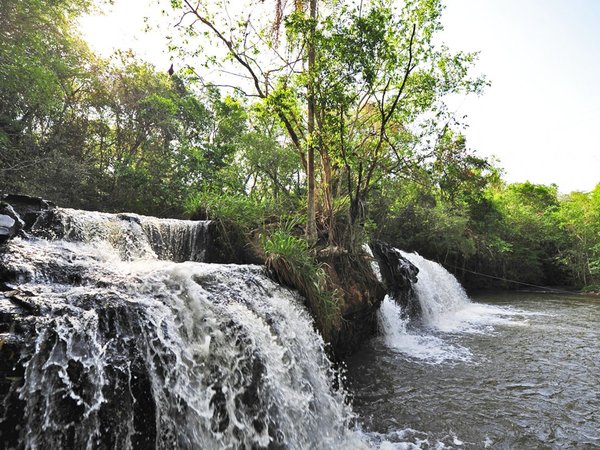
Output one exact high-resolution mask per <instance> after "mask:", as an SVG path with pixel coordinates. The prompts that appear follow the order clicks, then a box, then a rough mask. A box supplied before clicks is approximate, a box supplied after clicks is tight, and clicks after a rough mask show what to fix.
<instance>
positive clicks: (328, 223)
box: [0, 0, 600, 309]
mask: <svg viewBox="0 0 600 450" xmlns="http://www.w3.org/2000/svg"><path fill="white" fill-rule="evenodd" d="M205 3H206V5H205V6H203V4H202V2H201V4H200V6H197V7H195V6H194V7H192V6H191V4H190V3H188V2H187V1H183V2H180V1H173V2H172V4H173V8H174V11H175V13H176V14H180V15H181V16H182V21H181V24H180V28H181V31H182V36H181V37H180V38H177V37H174V42H173V47H174V49H177V50H178V55H179V58H181V60H182V61H189V67H186V68H185V70H177V71H176V72H175V74H173V75H169V74H168V73H166V71H164V70H163V71H159V70H157V69H156V68H154V67H153V66H151V65H149V64H147V63H145V62H142V61H139V60H137V59H136V58H135V56H134V55H132V54H131V53H121V54H118V55H115V56H114V57H113V58H112V59H111V60H108V61H107V60H104V59H101V58H99V57H98V56H96V55H94V54H93V53H92V52H91V51H90V50H89V48H88V47H87V45H86V43H85V42H84V41H82V39H81V37H80V36H79V35H78V34H77V32H76V27H75V21H76V19H77V17H79V16H80V15H81V14H83V13H85V12H87V11H89V8H90V7H91V6H92V5H90V2H88V1H86V0H53V1H43V0H19V1H12V2H2V3H0V18H1V20H0V190H3V191H11V192H21V193H26V194H32V195H40V196H44V197H46V198H49V199H51V200H54V201H55V202H57V203H59V204H60V205H64V206H72V207H83V208H88V209H100V210H110V211H114V210H129V211H134V212H139V213H144V214H152V215H158V216H184V215H186V214H188V215H195V216H196V217H210V218H219V219H222V220H228V221H232V222H235V223H237V224H238V226H239V227H240V228H241V229H242V230H243V231H244V232H248V233H251V232H254V233H253V234H252V235H253V236H256V237H257V239H256V242H258V243H262V248H263V251H265V253H266V257H267V259H268V261H269V262H270V263H271V264H272V265H275V266H286V265H290V264H291V265H293V266H294V267H297V266H302V267H305V268H306V270H304V271H303V272H302V273H300V274H295V275H294V276H297V277H301V278H302V277H304V279H303V281H302V282H304V283H305V284H306V285H307V286H316V287H315V288H314V289H315V290H316V291H318V292H317V293H316V294H315V296H321V297H327V303H326V305H329V306H331V305H335V298H334V297H335V296H333V297H332V296H331V295H329V294H326V293H324V292H321V291H323V289H322V286H325V285H326V284H327V283H326V282H323V277H324V276H325V275H324V271H323V270H322V269H321V266H320V263H319V262H318V261H312V262H311V261H310V255H311V254H312V255H313V256H314V254H316V251H315V249H319V250H320V251H323V250H324V249H325V250H327V252H329V253H328V254H331V253H337V254H341V253H349V254H352V253H353V252H358V251H359V249H360V248H361V245H362V244H363V243H364V242H366V241H367V240H368V239H370V238H381V239H385V240H388V241H390V242H391V243H393V244H394V245H396V246H398V247H401V248H404V249H406V250H416V251H419V252H421V253H423V254H424V255H425V256H427V257H429V258H433V259H435V260H438V261H440V262H441V263H444V264H446V266H447V267H448V268H449V269H450V270H452V271H454V272H455V273H457V274H458V275H459V276H461V277H462V278H463V279H464V280H465V281H466V282H467V283H468V284H469V285H471V286H473V287H483V286H505V287H514V286H515V284H513V283H508V282H506V281H503V280H514V281H518V282H522V283H530V284H549V285H568V286H576V287H582V286H586V285H587V286H589V285H593V284H595V283H599V282H600V185H599V186H597V187H596V189H595V190H594V191H593V192H590V193H579V192H576V193H572V194H570V195H567V196H562V195H559V193H558V192H557V188H556V186H542V185H534V184H531V183H518V184H512V185H507V184H506V183H504V182H503V181H502V179H501V174H500V171H499V169H498V168H497V167H495V166H494V165H493V164H492V163H491V162H490V161H487V160H485V159H483V158H480V157H478V156H476V155H475V154H474V153H473V152H472V151H470V150H469V149H468V146H467V143H466V142H465V139H464V137H463V136H462V135H461V133H460V130H461V126H462V124H460V123H458V121H457V120H456V118H455V117H453V115H452V114H451V113H450V112H449V111H448V108H447V107H446V100H447V98H448V96H450V95H452V94H468V93H475V94H477V93H480V92H482V90H483V89H484V87H485V85H486V81H485V79H483V78H481V77H476V76H472V75H471V68H472V66H473V64H474V62H475V59H476V57H475V56H476V55H474V54H470V53H453V52H451V51H450V50H449V49H447V48H445V47H443V46H440V45H437V44H435V42H436V39H434V38H435V36H436V32H437V31H439V30H440V29H441V26H440V14H441V12H442V6H441V4H440V3H439V2H438V1H436V0H413V1H406V2H404V4H403V6H402V8H397V7H394V6H393V4H392V2H391V1H388V0H372V1H370V2H357V3H353V2H350V1H348V2H335V5H334V6H332V3H331V2H317V0H309V1H296V2H293V3H294V5H289V6H288V7H284V5H285V2H272V3H271V4H270V5H269V3H268V2H267V4H265V2H260V1H257V2H255V3H256V5H255V6H256V7H257V8H259V9H260V8H262V9H263V10H262V12H261V11H259V13H257V14H255V15H253V16H251V18H250V19H248V17H246V16H240V15H239V14H241V12H238V17H237V18H236V17H235V16H234V17H233V19H232V18H231V16H232V14H234V13H235V8H234V9H233V10H232V11H226V10H225V9H224V8H222V7H221V5H220V4H219V6H218V7H217V6H214V7H212V6H210V5H211V3H212V2H205ZM223 24H227V26H224V25H223ZM200 42H210V45H206V46H205V48H200V47H199V46H200ZM190 43H191V44H190ZM219 48H220V49H221V50H219ZM198 54H200V55H201V56H202V58H203V61H205V62H207V64H209V65H211V66H212V67H213V69H214V68H218V69H222V70H224V71H227V72H234V73H238V74H240V75H242V77H237V78H236V77H233V78H232V81H229V78H226V77H225V78H224V79H227V80H228V81H227V82H223V84H227V85H228V86H227V87H225V86H218V85H216V84H215V83H212V84H211V83H209V80H205V79H203V78H202V72H201V70H200V69H201V68H200V66H199V65H196V64H195V63H194V62H193V61H195V59H194V57H197V56H198ZM163 69H164V68H163ZM230 78H231V77H230ZM232 85H233V88H232V87H231V86H232ZM303 235H304V237H302V236H303ZM286 258H287V259H286ZM294 261H296V262H294ZM289 272H290V273H292V274H293V270H292V269H290V270H289ZM476 273H483V274H486V275H487V276H485V277H484V276H481V275H476ZM491 277H495V278H491ZM298 283H300V282H298ZM309 290H310V289H309ZM328 295H329V297H328ZM329 306H328V307H329ZM330 309H331V308H330Z"/></svg>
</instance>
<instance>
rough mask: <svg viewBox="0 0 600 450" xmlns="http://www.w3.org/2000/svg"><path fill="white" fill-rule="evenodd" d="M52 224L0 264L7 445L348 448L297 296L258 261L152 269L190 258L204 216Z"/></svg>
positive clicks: (10, 250)
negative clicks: (15, 347) (10, 357)
mask: <svg viewBox="0 0 600 450" xmlns="http://www.w3.org/2000/svg"><path fill="white" fill-rule="evenodd" d="M53 229H54V232H55V233H56V235H58V236H62V239H42V238H32V239H20V238H16V239H13V240H12V241H10V242H9V243H8V244H7V248H6V250H5V251H4V253H3V254H2V256H0V268H2V272H3V273H4V274H5V277H4V278H5V279H6V278H7V277H9V278H11V277H12V280H11V286H10V288H11V289H13V291H11V292H6V293H5V296H7V297H8V296H12V297H11V298H14V299H16V300H18V305H19V307H18V308H17V307H15V308H16V309H15V311H16V312H15V314H14V317H15V318H16V317H17V316H18V317H20V319H19V320H15V321H14V323H15V326H13V327H12V329H11V330H3V331H7V332H6V333H3V334H2V337H3V339H5V340H7V341H8V340H9V338H10V339H12V340H13V341H14V340H19V339H21V340H22V341H23V342H24V344H23V348H22V349H21V356H20V360H19V361H18V364H17V365H18V366H19V367H20V368H21V369H18V368H15V370H16V376H14V377H12V382H11V384H10V386H9V387H8V388H6V389H5V388H3V394H4V400H3V402H2V403H1V404H0V416H1V420H0V433H1V434H0V440H1V441H2V442H3V443H4V446H5V447H6V448H28V449H29V448H31V449H36V448H56V449H58V448H89V449H91V448H119V449H121V448H123V449H127V448H160V449H167V448H182V449H192V448H193V449H199V448H202V449H221V448H231V449H233V448H299V449H300V448H324V449H325V448H356V447H357V446H360V445H362V444H361V443H360V442H359V441H358V440H357V439H358V438H357V435H356V433H353V432H351V431H350V429H349V421H350V420H351V416H352V415H351V411H350V408H349V407H348V406H347V405H345V403H344V399H343V395H342V393H341V392H339V391H338V390H335V389H334V388H333V387H332V377H333V376H334V375H333V371H332V368H331V364H330V362H329V361H328V359H327V357H326V356H325V353H324V351H323V341H322V339H321V338H320V336H319V335H318V334H317V333H315V332H314V330H313V327H312V323H311V320H310V318H309V316H308V314H307V312H306V311H305V309H304V308H303V306H302V301H301V299H300V298H299V297H298V296H297V295H296V294H294V293H292V292H291V291H289V290H287V289H285V288H282V287H280V286H278V285H276V284H275V283H273V282H272V281H271V280H270V279H268V278H267V277H265V275H264V274H263V269H262V268H261V267H259V266H234V265H218V264H205V263H198V262H182V263H176V262H172V261H161V260H160V259H166V258H171V259H173V260H175V261H181V260H185V259H191V260H198V259H201V255H202V251H203V250H204V248H202V242H203V239H204V238H205V229H206V224H205V223H202V222H200V223H196V222H183V221H163V220H158V219H150V218H144V217H141V216H135V215H111V214H100V213H89V212H83V211H75V210H66V209H59V210H56V211H55V217H54V219H53ZM38 231H40V233H41V230H38ZM182 241H185V242H183V243H182ZM3 342H4V341H3Z"/></svg>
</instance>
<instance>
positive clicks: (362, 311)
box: [319, 251, 385, 359]
mask: <svg viewBox="0 0 600 450" xmlns="http://www.w3.org/2000/svg"><path fill="white" fill-rule="evenodd" d="M325 254H326V255H327V256H324V254H321V255H320V258H319V259H320V261H321V262H322V263H323V268H324V270H325V271H326V272H327V274H328V275H329V279H330V280H331V283H332V286H331V287H332V288H333V289H336V290H337V291H338V294H340V295H341V302H340V304H339V307H340V313H341V317H342V321H343V326H341V327H340V328H339V329H337V330H335V331H334V333H333V335H332V336H330V337H329V344H330V345H331V350H332V353H333V356H334V357H335V358H336V359H340V358H343V357H345V356H347V355H350V354H352V353H354V352H356V351H357V350H358V349H359V348H360V347H361V345H362V344H363V343H364V342H366V341H367V340H368V339H370V338H371V337H372V336H374V335H375V334H376V333H377V311H378V310H379V306H380V305H381V302H382V301H383V298H384V297H385V289H384V287H383V285H382V283H380V282H379V281H378V280H377V278H376V276H375V274H374V273H373V271H372V270H371V266H370V260H369V257H368V255H363V254H353V253H348V252H331V251H330V252H326V253H325Z"/></svg>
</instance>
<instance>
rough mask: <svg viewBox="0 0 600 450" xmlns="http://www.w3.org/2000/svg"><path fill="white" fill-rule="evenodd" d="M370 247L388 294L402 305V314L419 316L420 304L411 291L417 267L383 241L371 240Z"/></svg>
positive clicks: (415, 279) (417, 271) (417, 270)
mask: <svg viewBox="0 0 600 450" xmlns="http://www.w3.org/2000/svg"><path fill="white" fill-rule="evenodd" d="M371 249H372V250H373V255H374V256H375V259H376V260H377V262H378V263H379V269H380V271H381V276H382V277H383V284H384V285H385V288H386V290H387V293H388V295H389V296H390V297H392V298H393V299H394V300H395V301H396V302H397V303H398V304H399V305H400V306H401V307H402V312H403V313H404V314H406V315H408V316H410V317H419V316H420V315H421V305H420V303H419V302H418V300H417V299H416V297H415V295H414V291H413V285H414V284H415V283H416V282H417V275H418V273H419V269H418V268H417V267H416V266H415V265H414V264H413V263H411V262H410V261H409V260H408V259H406V258H404V257H403V256H402V255H401V254H400V252H399V251H398V250H397V249H395V248H394V247H392V246H391V245H389V244H387V243H385V242H383V241H374V242H372V243H371Z"/></svg>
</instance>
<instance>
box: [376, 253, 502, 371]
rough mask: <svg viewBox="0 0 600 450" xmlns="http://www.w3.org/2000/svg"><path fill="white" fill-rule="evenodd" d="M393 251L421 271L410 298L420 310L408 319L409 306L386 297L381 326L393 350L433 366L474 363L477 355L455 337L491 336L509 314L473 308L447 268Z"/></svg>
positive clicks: (498, 308) (490, 309) (380, 312)
mask: <svg viewBox="0 0 600 450" xmlns="http://www.w3.org/2000/svg"><path fill="white" fill-rule="evenodd" d="M394 251H395V252H397V254H398V255H399V256H400V257H401V258H404V259H405V260H407V261H409V262H410V263H411V264H413V265H414V266H415V267H416V268H417V269H418V275H417V281H416V282H415V283H414V284H413V286H412V294H411V295H412V296H413V297H414V298H413V300H412V301H413V302H414V301H416V302H417V303H418V305H419V307H418V308H411V311H409V312H408V313H407V306H406V305H408V306H410V302H409V303H407V302H406V301H405V300H406V299H403V302H398V301H397V300H398V299H396V298H394V295H393V294H392V293H391V294H390V295H388V296H386V298H385V299H384V301H383V303H382V305H381V308H380V311H379V325H380V329H381V332H382V337H383V339H384V341H385V344H386V346H388V347H389V348H391V349H393V350H395V351H397V352H399V353H402V354H404V355H406V356H408V357H410V358H414V359H417V360H421V361H423V362H426V363H431V364H440V363H445V362H451V361H454V362H456V361H463V362H464V361H469V360H471V359H472V357H473V354H472V352H471V351H470V350H469V349H468V348H466V347H464V346H462V345H459V344H457V343H456V340H455V339H454V337H455V335H456V334H457V333H483V332H490V331H491V330H492V329H493V325H496V324H499V323H506V322H507V321H508V319H506V317H507V316H508V315H509V314H508V313H507V311H506V310H505V309H503V308H501V307H495V306H490V305H483V304H477V303H473V302H471V300H470V299H469V297H468V296H467V294H466V292H465V290H464V289H463V287H462V286H461V284H460V283H459V282H458V280H457V279H456V278H455V277H454V276H453V275H452V274H451V273H450V272H448V271H447V270H446V269H444V267H443V266H442V265H440V264H438V263H436V262H434V261H430V260H428V259H425V258H423V257H422V256H420V255H419V254H417V253H407V252H403V251H401V250H398V249H394ZM384 278H385V277H384ZM415 311H418V314H416V313H415Z"/></svg>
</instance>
